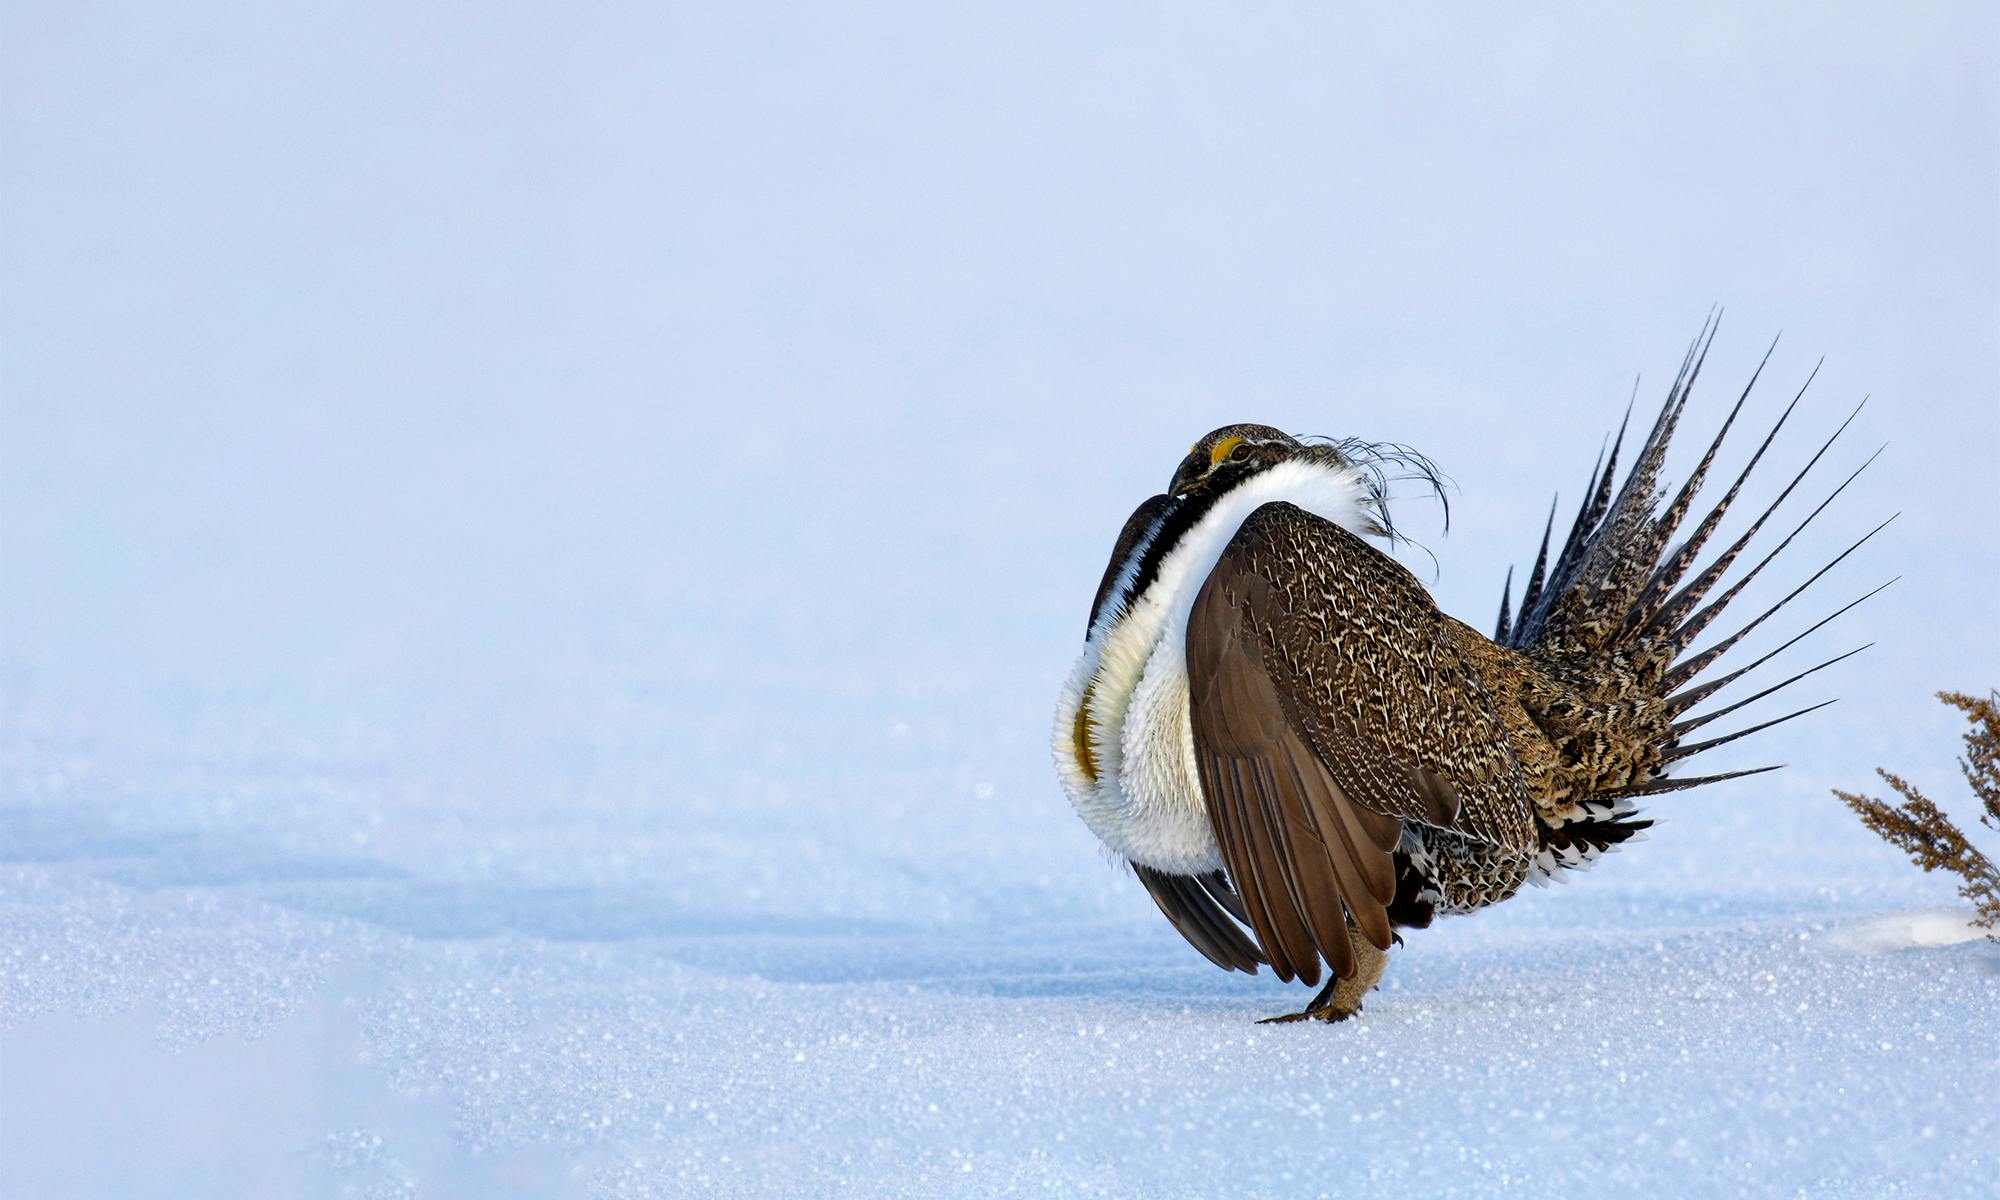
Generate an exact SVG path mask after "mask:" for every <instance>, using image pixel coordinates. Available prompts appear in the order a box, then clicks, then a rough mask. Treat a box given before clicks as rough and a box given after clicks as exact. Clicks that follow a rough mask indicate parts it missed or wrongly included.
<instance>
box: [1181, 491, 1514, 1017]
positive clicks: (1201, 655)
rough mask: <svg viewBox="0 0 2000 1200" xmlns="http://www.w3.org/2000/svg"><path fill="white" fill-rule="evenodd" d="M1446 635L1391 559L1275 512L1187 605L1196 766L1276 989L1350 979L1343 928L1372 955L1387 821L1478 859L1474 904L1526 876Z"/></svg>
mask: <svg viewBox="0 0 2000 1200" xmlns="http://www.w3.org/2000/svg"><path fill="white" fill-rule="evenodd" d="M1461 629H1462V627H1461V626H1459V625H1458V623H1457V622H1454V621H1452V620H1451V619H1450V618H1448V617H1446V616H1444V615H1443V614H1442V613H1439V612H1438V611H1437V609H1436V607H1435V605H1433V604H1432V602H1431V600H1430V597H1429V596H1428V595H1427V594H1426V593H1425V592H1424V590H1423V587H1422V585H1421V584H1419V583H1418V582H1417V580H1416V579H1415V578H1414V577H1412V576H1411V575H1410V574H1409V572H1408V571H1406V570H1405V569H1404V568H1403V567H1402V566H1401V565H1400V564H1398V563H1397V562H1396V561H1395V560H1394V559H1391V558H1389V557H1388V556H1387V555H1385V554H1383V553H1382V552H1381V551H1379V550H1376V549H1375V548H1374V547H1372V546H1370V545H1368V544H1367V543H1366V542H1364V541H1362V540H1361V539H1360V538H1359V537H1357V536H1355V535H1354V534H1352V533H1349V532H1348V531H1346V530H1344V529H1342V528H1340V527H1339V526H1336V525H1334V524H1332V523H1330V522H1327V521H1325V520H1322V519H1320V518H1319V517H1315V516H1313V515H1311V514H1309V513H1307V512H1305V511H1304V510H1302V509H1299V508H1297V507H1295V506H1293V505H1290V504H1285V503H1274V504H1267V505H1265V506H1263V507H1262V508H1259V509H1258V510H1257V511H1256V512H1254V513H1252V514H1251V515H1250V517H1249V518H1248V519H1247V520H1245V521H1244V522H1243V525H1242V527H1241V528H1239V529H1238V531H1237V533H1236V535H1235V537H1234V538H1233V539H1232V540H1231V541H1230V543H1229V546H1228V548H1227V549H1225V550H1224V552H1223V554H1222V557H1221V559H1220V560H1219V561H1218V562H1217V563H1216V566H1215V568H1214V570H1212V571H1211V572H1210V574H1209V576H1208V579H1207V581H1206V582H1205V583H1204V584H1203V586H1202V589H1201V592H1200V594H1199V595H1198V596H1197V597H1196V599H1195V602H1194V608H1193V611H1192V613H1191V614H1190V616H1189V620H1188V635H1187V638H1188V644H1187V663H1188V682H1189V688H1190V700H1189V713H1190V716H1191V719H1192V724H1193V732H1194V742H1195V761H1196V767H1197V770H1198V774H1199V777H1200V781H1201V785H1202V793H1203V796H1204V799H1205V801H1206V803H1207V804H1208V808H1209V816H1210V820H1211V822H1212V823H1213V825H1214V827H1215V830H1216V840H1217V842H1218V843H1219V845H1220V846H1221V848H1222V853H1223V858H1224V861H1225V862H1226V863H1227V865H1228V867H1229V874H1230V878H1231V879H1232V880H1233V881H1234V882H1235V884H1236V888H1237V892H1238V894H1239V895H1240V896H1241V897H1242V898H1243V901H1244V908H1245V911H1246V913H1247V915H1248V917H1249V924H1250V926H1251V928H1252V929H1253V930H1254V931H1255V933H1256V935H1257V939H1258V941H1259V943H1261V945H1262V946H1263V948H1264V950H1265V952H1266V953H1267V954H1268V955H1269V957H1270V960H1271V963H1272V966H1273V968H1274V969H1276V970H1277V972H1278V974H1279V975H1280V976H1281V977H1283V978H1291V977H1293V976H1294V975H1296V976H1298V977H1299V978H1302V979H1304V980H1306V981H1307V982H1314V981H1316V980H1317V978H1318V975H1319V960H1321V959H1324V960H1325V961H1326V962H1327V964H1328V966H1329V967H1330V968H1331V969H1332V970H1333V972H1334V974H1335V975H1336V976H1340V977H1343V978H1345V977H1348V976H1349V975H1350V974H1351V972H1352V971H1353V970H1354V962H1355V959H1354V951H1353V947H1352V945H1351V944H1350V942H1349V933H1348V930H1347V926H1348V924H1349V922H1350V921H1351V922H1352V924H1353V926H1354V927H1355V928H1356V929H1357V930H1358V931H1359V932H1360V933H1361V934H1362V935H1363V936H1365V937H1366V938H1367V939H1368V940H1369V941H1370V942H1371V943H1373V944H1374V945H1375V946H1377V947H1378V948H1382V949H1387V948H1388V946H1389V945H1390V942H1391V940H1392V936H1393V931H1392V929H1391V925H1390V921H1389V916H1388V906H1389V904H1390V902H1391V901H1392V900H1393V899H1394V897H1395V891H1396V864H1395V860H1394V852H1395V850H1396V848H1397V846H1398V844H1399V842H1400V840H1401V838H1402V835H1403V828H1404V824H1405V822H1411V823H1415V824H1418V825H1423V826H1434V827H1437V828H1439V829H1450V830H1452V831H1453V832H1455V833H1457V834H1458V835H1460V836H1461V837H1463V838H1464V839H1465V840H1466V843H1467V844H1468V845H1470V846H1474V847H1483V848H1484V849H1483V850H1479V851H1476V852H1477V853H1483V854H1485V855H1487V856H1488V857H1492V858H1494V859H1495V860H1496V862H1495V863H1494V864H1492V865H1491V869H1489V870H1488V871H1487V872H1486V875H1487V880H1486V882H1487V886H1489V887H1492V888H1495V889H1498V890H1502V891H1511V889H1512V887H1514V886H1518V884H1519V882H1520V880H1521V878H1522V876H1523V875H1524V874H1525V872H1526V866H1527V862H1528V859H1529V856H1530V855H1531V854H1532V852H1533V850H1534V827H1533V810H1532V806H1531V804H1530V801H1529V798H1528V795H1527V792H1526V791H1525V789H1524V788H1523V787H1522V784H1521V779H1520V770H1519V767H1518V765H1517V763H1516V762H1515V759H1514V755H1513V752H1512V750H1511V749H1510V748H1509V746H1508V743H1507V736H1506V730H1505V729H1504V727H1503V726H1502V724H1501V721H1500V720H1499V719H1498V718H1497V717H1496V716H1495V715H1494V711H1495V704H1494V701H1493V698H1492V697H1491V696H1490V695H1489V694H1488V690H1487V683H1486V680H1485V678H1484V677H1483V675H1482V673H1481V671H1480V670H1479V669H1478V668H1477V667H1475V666H1474V665H1472V664H1470V663H1468V662H1467V661H1465V659H1464V658H1463V657H1462V653H1461V651H1462V646H1463V642H1462V635H1461ZM1468 632H1469V631H1468ZM1482 640H1483V639H1482ZM1495 898H1498V897H1497V896H1496V897H1495Z"/></svg>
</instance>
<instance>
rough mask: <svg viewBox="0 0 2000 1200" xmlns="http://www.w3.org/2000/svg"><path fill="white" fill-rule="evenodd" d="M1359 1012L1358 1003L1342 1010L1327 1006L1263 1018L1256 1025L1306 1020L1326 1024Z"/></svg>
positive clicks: (1343, 1019)
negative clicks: (1324, 1022) (1325, 1022)
mask: <svg viewBox="0 0 2000 1200" xmlns="http://www.w3.org/2000/svg"><path fill="white" fill-rule="evenodd" d="M1360 1011H1361V1005H1360V1004H1359V1003H1356V1004H1355V1005H1354V1007H1352V1008H1342V1007H1341V1006H1339V1005H1337V1004H1328V1005H1324V1006H1322V1007H1320V1008H1308V1009H1306V1010H1305V1011H1304V1012H1295V1013H1285V1014H1284V1015H1282V1016H1276V1017H1265V1018H1264V1019H1263V1020H1261V1021H1259V1022H1257V1023H1258V1024H1259V1025H1289V1024H1291V1023H1292V1022H1293V1021H1306V1020H1312V1021H1327V1022H1333V1021H1345V1020H1346V1019H1347V1018H1349V1017H1351V1016H1353V1015H1354V1014H1356V1013H1358V1012H1360Z"/></svg>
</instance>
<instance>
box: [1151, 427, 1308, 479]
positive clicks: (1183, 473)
mask: <svg viewBox="0 0 2000 1200" xmlns="http://www.w3.org/2000/svg"><path fill="white" fill-rule="evenodd" d="M1307 449H1308V447H1306V446H1305V445H1304V444H1303V443H1301V442H1300V441H1299V440H1298V439H1297V438H1295V437H1293V436H1292V435H1290V434H1288V433H1286V432H1285V431H1284V430H1282V429H1273V428H1271V427H1270V426H1269V425H1224V426H1223V427H1222V428H1220V429H1218V430H1216V431H1214V432H1213V433H1211V434H1209V435H1208V436H1207V437H1204V438H1202V439H1201V440H1200V441H1198V442H1196V443H1195V444H1194V445H1193V446H1192V447H1190V448H1189V449H1188V453H1187V457H1186V458H1183V459H1182V460H1181V465H1180V466H1179V467H1176V468H1175V469H1174V477H1173V480H1172V481H1171V482H1170V483H1168V484H1167V494H1168V495H1169V496H1184V495H1188V494H1190V493H1194V492H1212V491H1224V490H1227V489H1229V488H1231V487H1234V486H1235V485H1236V484H1238V483H1240V482H1241V481H1243V480H1244V479H1246V478H1248V477H1250V476H1252V475H1255V474H1256V473H1257V472H1259V471H1263V470H1267V469H1268V468H1270V467H1272V466H1275V465H1277V464H1278V463H1281V462H1283V461H1285V460H1286V459H1288V458H1293V457H1295V456H1297V455H1298V454H1300V453H1301V452H1303V451H1305V450H1307Z"/></svg>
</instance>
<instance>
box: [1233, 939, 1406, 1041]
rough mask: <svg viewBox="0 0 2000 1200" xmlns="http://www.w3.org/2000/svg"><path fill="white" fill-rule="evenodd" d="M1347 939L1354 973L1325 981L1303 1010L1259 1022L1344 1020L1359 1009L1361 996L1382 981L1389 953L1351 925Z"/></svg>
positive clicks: (1386, 968)
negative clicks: (1350, 946)
mask: <svg viewBox="0 0 2000 1200" xmlns="http://www.w3.org/2000/svg"><path fill="white" fill-rule="evenodd" d="M1347 940H1348V941H1349V942H1350V943H1351V944H1352V945H1353V946H1354V959H1355V972H1354V974H1353V975H1351V976H1348V977H1347V978H1345V979H1343V978H1340V977H1338V976H1336V977H1335V978H1333V979H1329V980H1327V984H1326V986H1325V987H1323V988H1321V989H1320V992H1319V995H1317V996H1314V997H1313V998H1312V1003H1311V1004H1308V1005H1306V1008H1305V1011H1304V1012H1296V1013H1288V1014H1286V1015H1285V1016H1282V1017H1268V1018H1266V1019H1265V1020H1263V1021H1261V1022H1259V1024H1263V1025H1270V1024H1282V1023H1284V1022H1287V1021H1303V1020H1305V1019H1306V1018H1307V1017H1312V1018H1314V1019H1315V1020H1320V1021H1345V1020H1346V1019H1347V1018H1349V1017H1351V1016H1353V1015H1354V1014H1355V1013H1358V1012H1360V1011H1361V998H1362V997H1363V996H1366V995H1367V994H1368V993H1369V992H1372V991H1374V990H1375V985H1376V984H1378V983H1380V982H1382V972H1384V971H1386V970H1388V969H1389V952H1388V951H1386V950H1378V949H1376V948H1375V943H1373V942H1371V941H1369V940H1368V938H1367V937H1366V936H1365V935H1364V934H1362V932H1361V931H1360V930H1358V929H1356V928H1355V927H1354V926H1352V925H1349V926H1348V927H1347Z"/></svg>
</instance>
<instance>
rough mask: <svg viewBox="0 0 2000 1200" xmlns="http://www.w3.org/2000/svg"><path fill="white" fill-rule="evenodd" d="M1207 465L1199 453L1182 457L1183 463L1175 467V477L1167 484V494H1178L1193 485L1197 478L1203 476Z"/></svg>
mask: <svg viewBox="0 0 2000 1200" xmlns="http://www.w3.org/2000/svg"><path fill="white" fill-rule="evenodd" d="M1205 466H1206V464H1205V463H1203V462H1202V461H1201V459H1200V458H1199V456H1197V455H1193V454H1190V455H1188V456H1187V457H1186V458H1184V459H1182V460H1181V465H1180V466H1179V467H1177V468H1175V469H1174V477H1173V479H1172V480H1171V481H1170V482H1169V483H1168V484H1167V495H1169V496H1178V495H1180V494H1181V493H1182V492H1185V491H1187V490H1188V489H1189V488H1191V487H1193V486H1194V484H1195V480H1197V479H1200V478H1201V476H1202V471H1203V468H1204V467H1205Z"/></svg>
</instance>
